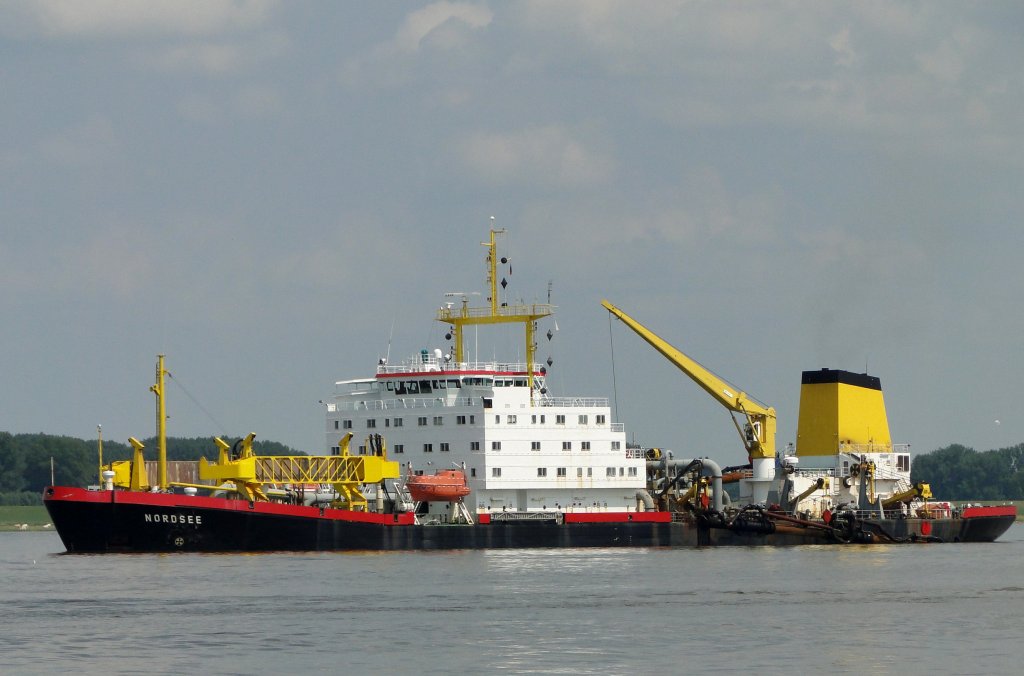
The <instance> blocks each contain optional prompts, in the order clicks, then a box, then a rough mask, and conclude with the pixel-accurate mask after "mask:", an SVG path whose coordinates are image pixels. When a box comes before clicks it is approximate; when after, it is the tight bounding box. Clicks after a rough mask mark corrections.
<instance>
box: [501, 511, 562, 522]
mask: <svg viewBox="0 0 1024 676" xmlns="http://www.w3.org/2000/svg"><path fill="white" fill-rule="evenodd" d="M563 518H564V517H563V516H562V513H561V512H496V511H491V521H492V522H494V521H547V522H550V521H556V522H561V521H562V519H563Z"/></svg>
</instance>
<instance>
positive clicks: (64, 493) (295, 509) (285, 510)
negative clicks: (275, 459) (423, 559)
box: [44, 486, 415, 526]
mask: <svg viewBox="0 0 1024 676" xmlns="http://www.w3.org/2000/svg"><path fill="white" fill-rule="evenodd" d="M52 490H53V495H47V496H45V497H44V500H45V501H47V502H89V503H104V502H115V503H119V504H124V505H148V506H150V507H174V508H178V509H190V508H191V509H215V510H221V511H226V512H255V513H257V514H278V515H281V516H298V517H305V518H308V519H329V520H332V521H351V522H355V523H377V524H381V525H384V526H407V525H411V524H413V523H415V515H414V514H413V513H412V512H406V513H403V514H377V513H375V512H352V511H349V510H347V509H323V510H321V509H320V508H319V507H305V506H302V505H282V504H280V503H276V502H249V501H247V500H228V499H226V498H210V497H205V496H199V495H196V496H187V495H178V494H176V493H137V492H133V491H90V490H86V489H84V488H71V487H67V486H54V487H53V489H52Z"/></svg>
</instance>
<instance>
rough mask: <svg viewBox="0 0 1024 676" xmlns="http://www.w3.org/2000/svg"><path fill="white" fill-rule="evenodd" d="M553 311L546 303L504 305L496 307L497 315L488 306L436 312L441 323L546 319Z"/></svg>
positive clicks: (442, 309) (452, 308)
mask: <svg viewBox="0 0 1024 676" xmlns="http://www.w3.org/2000/svg"><path fill="white" fill-rule="evenodd" d="M554 311H555V306H554V305H548V304H547V303H532V304H529V305H527V304H504V305H501V306H499V307H498V312H497V315H493V314H492V313H491V308H490V306H487V307H468V306H465V307H459V306H453V307H450V308H441V309H440V310H438V312H437V320H438V321H442V322H450V321H452V320H454V319H459V318H474V319H480V318H485V317H492V316H498V317H514V318H520V317H537V318H539V317H546V316H548V315H550V314H553V313H554Z"/></svg>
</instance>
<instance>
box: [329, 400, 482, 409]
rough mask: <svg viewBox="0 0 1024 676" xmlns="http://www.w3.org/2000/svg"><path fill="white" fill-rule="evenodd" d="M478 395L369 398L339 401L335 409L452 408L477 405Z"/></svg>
mask: <svg viewBox="0 0 1024 676" xmlns="http://www.w3.org/2000/svg"><path fill="white" fill-rule="evenodd" d="M481 405H482V401H481V399H480V397H455V398H454V399H448V398H445V397H402V398H400V399H369V400H364V401H343V402H339V403H338V404H337V405H336V406H335V409H334V410H337V411H391V410H406V409H416V408H452V407H457V406H466V407H479V406H481Z"/></svg>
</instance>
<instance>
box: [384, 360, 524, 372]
mask: <svg viewBox="0 0 1024 676" xmlns="http://www.w3.org/2000/svg"><path fill="white" fill-rule="evenodd" d="M538 368H539V364H534V369H535V371H536V372H537V373H539V371H538V370H537V369H538ZM463 371H472V372H479V371H483V372H485V373H491V372H494V373H510V374H511V373H520V374H521V373H526V362H503V361H467V362H449V361H445V360H444V359H438V358H437V357H435V356H426V357H422V358H420V357H413V358H411V359H409V360H407V361H404V362H402V363H401V364H380V365H378V366H377V374H378V375H392V374H402V373H424V372H429V373H451V374H458V373H461V372H463Z"/></svg>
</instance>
